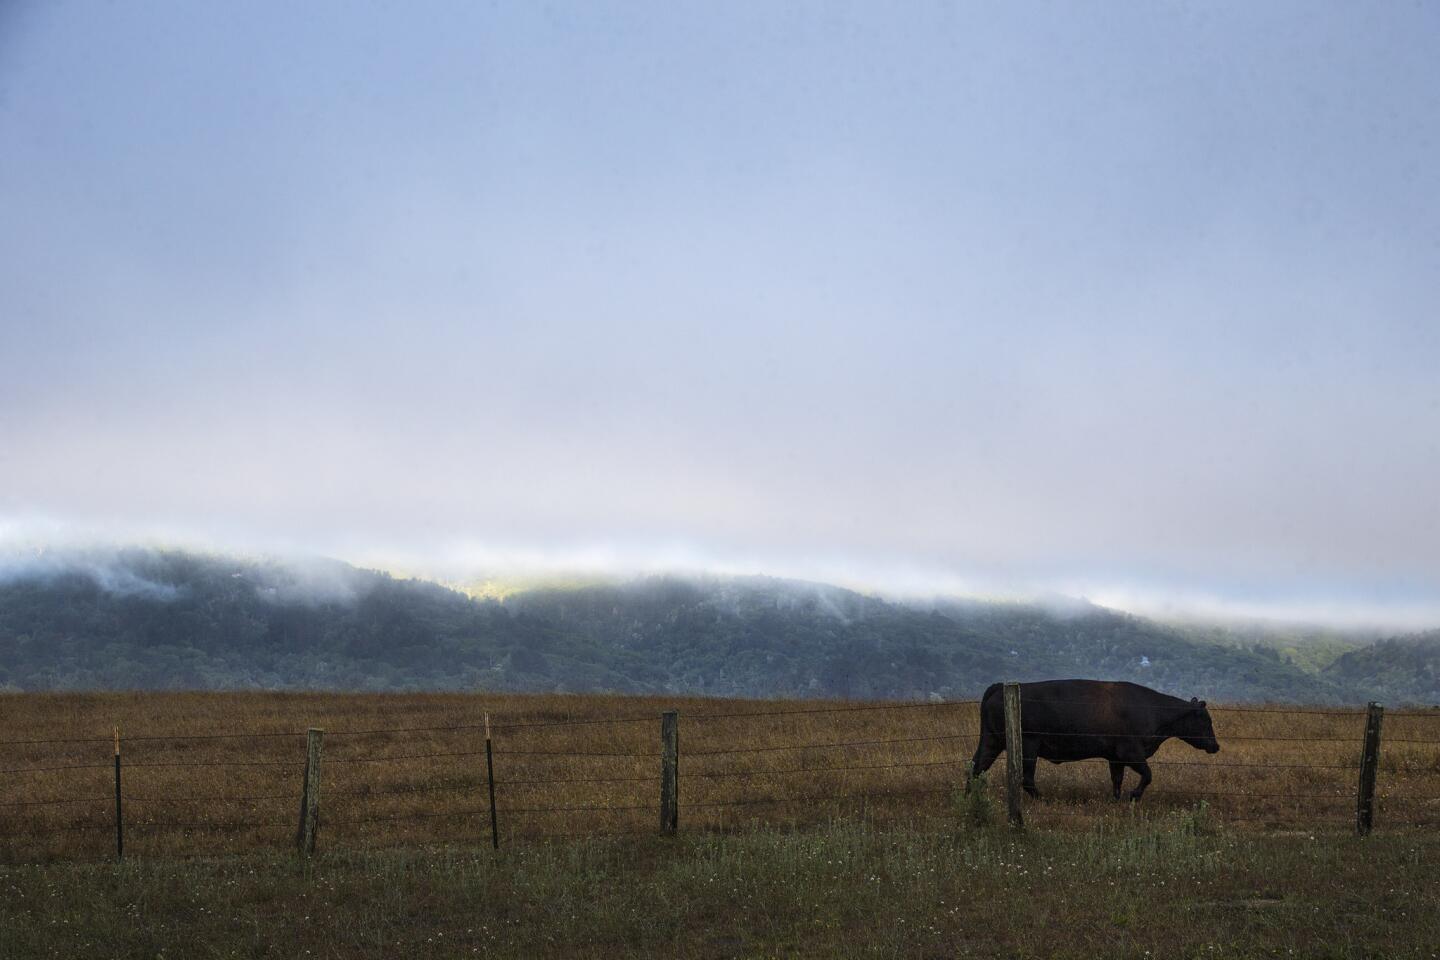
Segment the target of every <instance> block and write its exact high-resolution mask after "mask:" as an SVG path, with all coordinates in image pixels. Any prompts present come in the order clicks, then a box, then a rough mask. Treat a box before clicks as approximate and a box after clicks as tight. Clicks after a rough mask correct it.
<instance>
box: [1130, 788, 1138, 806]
mask: <svg viewBox="0 0 1440 960" xmlns="http://www.w3.org/2000/svg"><path fill="white" fill-rule="evenodd" d="M1139 801H1140V791H1139V790H1131V791H1130V802H1131V803H1138V802H1139Z"/></svg>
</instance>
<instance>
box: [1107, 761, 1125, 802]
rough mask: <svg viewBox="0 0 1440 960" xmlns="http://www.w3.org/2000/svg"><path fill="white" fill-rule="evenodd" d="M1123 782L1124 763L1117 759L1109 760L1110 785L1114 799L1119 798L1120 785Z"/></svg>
mask: <svg viewBox="0 0 1440 960" xmlns="http://www.w3.org/2000/svg"><path fill="white" fill-rule="evenodd" d="M1124 783H1125V764H1123V763H1121V762H1120V761H1118V760H1111V761H1110V787H1111V789H1112V790H1114V792H1115V799H1116V800H1119V799H1120V787H1121V785H1123V784H1124Z"/></svg>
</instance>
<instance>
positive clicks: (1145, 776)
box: [1127, 760, 1150, 800]
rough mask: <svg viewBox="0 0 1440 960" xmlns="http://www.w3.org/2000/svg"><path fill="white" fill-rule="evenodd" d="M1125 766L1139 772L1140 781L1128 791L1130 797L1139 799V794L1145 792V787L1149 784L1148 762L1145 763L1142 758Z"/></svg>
mask: <svg viewBox="0 0 1440 960" xmlns="http://www.w3.org/2000/svg"><path fill="white" fill-rule="evenodd" d="M1127 766H1129V767H1130V769H1131V770H1134V771H1135V772H1136V773H1138V774H1140V782H1139V783H1138V784H1136V786H1135V789H1134V790H1131V791H1130V799H1131V800H1139V799H1140V795H1141V794H1143V793H1144V792H1145V788H1146V787H1148V786H1150V764H1148V763H1146V762H1145V761H1144V760H1141V761H1139V762H1136V763H1131V764H1127Z"/></svg>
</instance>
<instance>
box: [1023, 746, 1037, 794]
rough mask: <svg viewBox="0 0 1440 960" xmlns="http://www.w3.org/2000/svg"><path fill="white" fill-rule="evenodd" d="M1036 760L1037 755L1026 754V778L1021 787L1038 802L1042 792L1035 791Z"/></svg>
mask: <svg viewBox="0 0 1440 960" xmlns="http://www.w3.org/2000/svg"><path fill="white" fill-rule="evenodd" d="M1035 760H1036V756H1035V754H1033V753H1027V754H1025V763H1024V767H1025V778H1024V780H1022V781H1021V784H1020V785H1021V786H1023V787H1024V788H1025V792H1026V793H1028V794H1030V796H1032V797H1034V798H1035V799H1037V800H1038V799H1040V791H1039V790H1036V789H1035Z"/></svg>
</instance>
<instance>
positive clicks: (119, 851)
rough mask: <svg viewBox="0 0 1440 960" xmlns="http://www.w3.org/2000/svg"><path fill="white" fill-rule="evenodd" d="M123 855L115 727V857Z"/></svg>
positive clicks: (122, 823) (118, 759) (123, 836)
mask: <svg viewBox="0 0 1440 960" xmlns="http://www.w3.org/2000/svg"><path fill="white" fill-rule="evenodd" d="M124 857H125V815H124V811H123V810H122V809H121V805H120V728H119V727H118V726H117V727H116V728H115V859H116V860H122V859H124Z"/></svg>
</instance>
